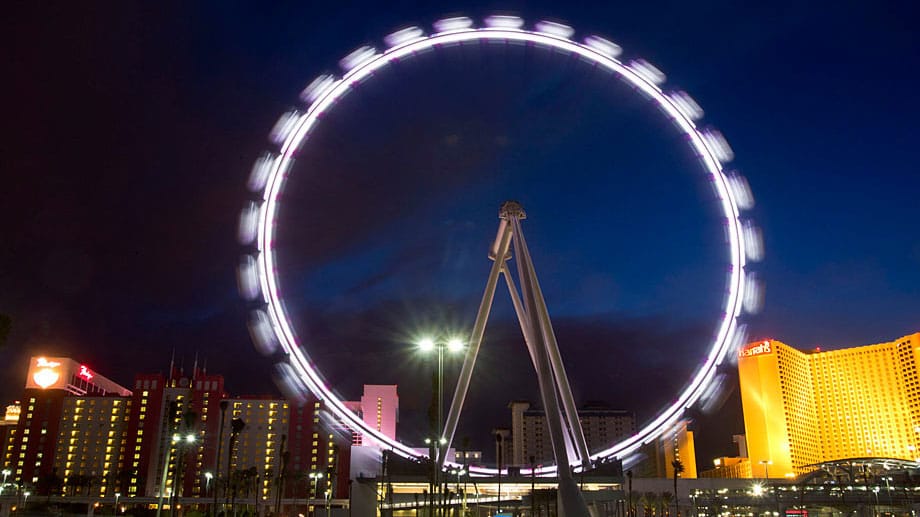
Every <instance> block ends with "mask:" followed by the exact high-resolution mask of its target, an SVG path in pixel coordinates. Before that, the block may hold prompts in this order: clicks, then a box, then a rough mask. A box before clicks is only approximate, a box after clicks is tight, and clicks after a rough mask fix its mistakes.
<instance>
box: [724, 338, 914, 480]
mask: <svg viewBox="0 0 920 517" xmlns="http://www.w3.org/2000/svg"><path fill="white" fill-rule="evenodd" d="M738 355H739V358H738V374H739V378H740V386H741V401H742V406H743V409H744V427H745V433H746V435H747V451H748V454H749V457H750V464H751V469H752V474H753V476H755V477H793V476H796V475H798V474H801V473H804V472H807V471H809V470H812V469H810V468H808V467H807V466H808V465H812V464H815V463H820V462H824V461H832V460H839V459H845V458H866V457H878V458H898V459H905V460H916V459H918V458H920V453H918V448H920V376H918V374H917V365H918V362H920V333H917V334H911V335H909V336H905V337H902V338H900V339H896V340H894V341H891V342H888V343H879V344H875V345H868V346H860V347H855V348H845V349H839V350H830V351H820V350H818V349H816V350H813V351H809V352H802V351H799V350H796V349H794V348H792V347H790V346H788V345H786V344H783V343H781V342H779V341H776V340H765V341H758V342H755V343H751V344H749V345H747V346H745V347H744V348H742V349H741V350H740V351H739V354H738Z"/></svg>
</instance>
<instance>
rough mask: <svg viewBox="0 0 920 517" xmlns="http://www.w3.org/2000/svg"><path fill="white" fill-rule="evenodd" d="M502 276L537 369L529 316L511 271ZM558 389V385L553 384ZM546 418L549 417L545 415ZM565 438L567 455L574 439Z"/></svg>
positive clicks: (505, 269)
mask: <svg viewBox="0 0 920 517" xmlns="http://www.w3.org/2000/svg"><path fill="white" fill-rule="evenodd" d="M502 275H503V276H504V278H505V283H506V284H508V293H509V294H510V295H511V304H512V305H513V306H514V312H515V314H517V318H518V323H520V325H521V333H522V334H523V335H524V343H525V344H526V345H527V351H528V352H529V353H530V360H531V362H532V363H533V367H534V369H538V368H539V363H538V362H537V356H536V354H537V351H536V350H535V349H534V346H536V345H535V344H534V337H533V335H532V333H531V331H530V316H529V315H528V314H527V311H526V310H524V304H523V303H522V302H521V296H520V295H519V294H518V289H517V285H515V282H514V277H512V276H511V270H509V269H508V267H507V266H506V267H504V268H502ZM555 384H556V387H557V389H558V386H559V383H558V382H555ZM547 417H549V416H548V415H547ZM559 418H562V415H559ZM562 427H563V430H564V431H565V430H567V427H568V426H567V424H566V423H565V422H564V421H563V422H562ZM563 436H564V437H565V444H566V450H567V451H568V452H569V453H572V452H573V451H574V446H573V445H572V443H573V442H574V438H573V437H572V433H571V432H566V433H564V435H563ZM521 460H522V459H520V458H514V461H521Z"/></svg>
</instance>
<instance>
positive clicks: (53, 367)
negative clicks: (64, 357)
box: [32, 357, 61, 389]
mask: <svg viewBox="0 0 920 517" xmlns="http://www.w3.org/2000/svg"><path fill="white" fill-rule="evenodd" d="M60 365H61V363H59V362H57V361H49V360H47V359H45V358H44V357H39V358H38V359H37V360H36V361H35V366H36V367H37V368H38V370H36V371H35V372H34V373H33V374H32V380H33V381H35V384H37V385H38V386H39V387H40V388H41V389H47V388H48V387H49V386H51V385H53V384H54V383H56V382H57V381H58V380H60V378H61V374H60V373H58V371H57V367H58V366H60Z"/></svg>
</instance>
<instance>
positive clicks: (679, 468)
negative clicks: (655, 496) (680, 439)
mask: <svg viewBox="0 0 920 517" xmlns="http://www.w3.org/2000/svg"><path fill="white" fill-rule="evenodd" d="M671 467H673V468H674V515H675V516H676V517H680V503H679V499H678V497H677V477H678V476H680V475H681V474H683V472H684V464H683V463H681V462H680V460H679V459H677V458H674V461H672V462H671Z"/></svg>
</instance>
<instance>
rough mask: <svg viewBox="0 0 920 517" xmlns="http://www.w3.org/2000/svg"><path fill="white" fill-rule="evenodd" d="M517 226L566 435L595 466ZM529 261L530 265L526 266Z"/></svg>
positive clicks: (584, 461) (534, 313)
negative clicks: (562, 412)
mask: <svg viewBox="0 0 920 517" xmlns="http://www.w3.org/2000/svg"><path fill="white" fill-rule="evenodd" d="M514 228H515V235H514V241H515V251H516V254H517V256H518V257H517V259H518V262H519V264H520V265H521V266H522V269H521V271H520V272H519V274H523V273H524V271H525V270H526V272H527V274H528V276H530V280H531V285H532V288H533V302H534V304H533V307H531V313H530V314H531V319H532V320H534V321H536V322H539V323H540V325H541V327H540V331H541V334H542V336H543V341H544V346H545V349H546V354H547V357H548V359H549V363H550V366H551V367H552V375H553V380H554V384H555V386H556V389H557V392H558V393H559V398H560V402H561V403H562V407H563V409H564V411H565V420H567V421H568V425H567V426H565V428H566V431H568V432H567V433H566V437H567V438H568V439H569V440H570V441H571V442H573V443H572V446H573V447H574V448H575V450H576V453H577V454H578V457H579V460H580V461H581V465H582V468H584V469H588V468H590V467H591V458H590V455H589V453H588V444H587V441H586V440H585V434H584V430H583V429H582V427H581V420H580V419H579V418H578V410H577V408H576V407H575V399H574V397H572V388H571V386H570V385H569V378H568V376H567V375H566V373H565V366H564V365H563V363H562V355H561V354H560V353H559V345H558V343H557V342H556V333H555V332H554V331H553V324H552V321H551V320H550V317H549V311H548V310H547V308H546V299H545V298H543V290H542V289H541V288H540V282H539V281H538V280H537V274H536V271H535V270H534V268H533V262H532V260H531V257H530V250H529V249H528V248H527V241H526V239H525V238H524V234H523V232H522V231H521V228H520V223H518V224H517V225H515V227H514ZM518 245H520V248H521V250H520V251H518V249H517V248H518ZM525 263H526V265H527V267H526V268H524V267H523V266H524V264H525ZM522 282H523V281H522Z"/></svg>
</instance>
